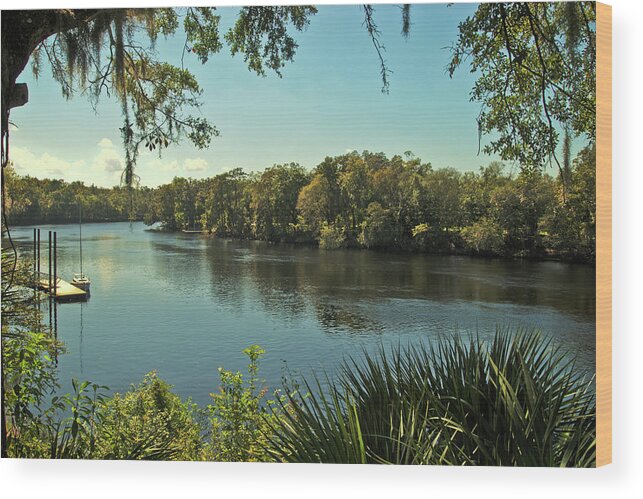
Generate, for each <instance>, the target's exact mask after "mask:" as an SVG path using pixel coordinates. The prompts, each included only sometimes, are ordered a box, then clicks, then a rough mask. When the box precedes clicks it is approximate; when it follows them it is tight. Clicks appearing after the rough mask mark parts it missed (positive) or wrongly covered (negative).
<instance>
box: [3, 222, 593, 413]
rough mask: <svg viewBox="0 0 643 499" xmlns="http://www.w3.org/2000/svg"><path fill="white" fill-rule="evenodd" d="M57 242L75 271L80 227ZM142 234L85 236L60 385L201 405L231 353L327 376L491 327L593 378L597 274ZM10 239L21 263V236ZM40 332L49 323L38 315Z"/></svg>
mask: <svg viewBox="0 0 643 499" xmlns="http://www.w3.org/2000/svg"><path fill="white" fill-rule="evenodd" d="M40 228H41V229H42V230H43V232H41V234H42V239H43V243H42V249H41V253H42V255H43V258H44V260H43V262H44V263H43V268H46V254H47V251H46V238H47V231H48V230H56V231H57V233H58V268H59V275H60V276H61V277H63V278H64V279H66V280H70V279H71V277H72V274H73V273H74V272H78V270H79V247H78V236H79V228H78V226H77V225H61V226H57V227H53V226H40ZM146 229H147V227H146V226H145V225H144V224H143V223H132V224H130V223H109V224H86V225H84V226H83V257H84V260H83V263H84V270H85V272H86V273H87V274H88V275H89V277H90V278H91V281H92V285H91V298H90V299H89V301H88V302H86V303H82V304H80V303H66V304H59V305H58V309H57V318H58V321H57V329H58V336H59V338H60V339H61V340H62V341H64V343H65V345H66V353H65V354H64V355H61V356H60V358H59V378H60V382H61V385H62V388H63V389H64V390H69V388H70V386H71V383H70V380H71V379H72V378H73V377H75V378H79V379H87V380H91V381H93V382H96V383H99V384H101V385H107V386H109V387H110V388H111V389H112V390H113V391H123V390H126V389H127V388H128V387H129V386H130V385H131V384H135V383H138V382H139V381H140V380H141V379H142V377H143V376H144V375H145V373H147V372H149V371H152V370H156V371H157V372H158V374H159V376H160V377H161V378H163V379H165V380H166V381H168V382H169V383H170V384H172V385H174V387H175V390H176V391H177V392H178V393H179V394H180V395H181V396H183V397H187V396H189V397H192V399H193V400H194V401H195V402H198V403H201V404H205V403H208V402H209V400H210V399H209V394H210V393H212V392H214V391H216V390H217V387H218V374H217V368H218V367H219V366H223V367H225V368H226V369H233V370H244V369H245V366H246V364H247V359H246V358H245V357H244V356H243V355H242V353H241V351H242V350H243V349H244V348H246V347H248V346H250V345H252V344H258V345H260V346H261V347H263V348H264V349H265V350H266V352H267V353H266V354H265V356H264V358H263V359H262V361H261V366H260V375H261V377H262V378H263V379H265V380H266V383H267V384H268V386H270V387H271V388H277V387H279V386H280V380H281V378H282V376H283V375H284V374H285V373H286V370H288V371H289V372H290V373H291V374H295V375H297V374H304V375H306V374H310V373H311V371H315V372H318V373H322V372H328V373H329V374H331V375H332V373H333V371H334V369H335V368H336V366H337V363H338V362H340V361H341V359H342V358H343V357H345V356H348V355H355V354H357V355H359V353H360V352H361V350H362V348H366V349H368V350H372V349H374V348H376V347H377V346H378V345H379V344H381V343H384V344H385V345H389V344H392V343H394V344H397V343H398V342H399V343H401V344H402V345H406V344H408V343H413V342H419V341H430V340H431V339H434V338H436V336H437V335H438V334H440V333H455V332H457V333H460V334H467V333H476V332H477V333H478V334H479V335H481V336H484V337H488V336H490V335H492V334H493V332H494V331H495V329H496V327H497V326H504V327H512V328H520V327H522V328H538V329H540V330H541V331H543V333H545V334H547V335H550V336H551V337H552V338H553V339H554V341H555V342H556V343H558V344H560V345H562V346H563V348H565V349H566V350H569V351H570V352H572V353H573V354H575V355H576V356H577V358H578V369H583V370H586V371H588V372H590V373H593V371H594V369H595V306H596V302H595V277H594V276H595V272H594V269H593V268H592V267H590V266H585V265H574V264H567V263H557V262H533V261H520V260H496V259H482V258H470V257H460V256H429V255H415V254H414V255H410V254H395V253H380V252H374V251H360V250H338V251H323V250H319V249H317V248H311V247H299V246H292V245H270V244H267V243H264V242H256V241H231V240H222V239H216V238H208V237H204V236H200V235H187V234H182V233H163V232H155V231H150V230H146ZM12 234H13V236H14V238H15V240H16V242H17V244H18V246H19V247H20V248H21V251H22V252H24V253H26V254H27V255H30V254H31V251H32V249H31V248H32V246H31V245H32V241H33V239H32V228H31V227H18V228H14V229H13V230H12ZM44 316H45V320H46V321H48V316H47V313H45V314H44Z"/></svg>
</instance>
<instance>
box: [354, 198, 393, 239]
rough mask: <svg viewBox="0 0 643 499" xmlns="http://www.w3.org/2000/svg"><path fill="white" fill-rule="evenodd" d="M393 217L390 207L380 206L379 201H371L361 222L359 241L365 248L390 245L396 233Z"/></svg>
mask: <svg viewBox="0 0 643 499" xmlns="http://www.w3.org/2000/svg"><path fill="white" fill-rule="evenodd" d="M396 232H397V231H396V226H395V219H394V217H393V214H392V213H391V210H390V209H385V208H382V205H380V204H379V203H371V204H370V205H368V210H367V211H366V220H364V222H363V224H362V233H361V234H360V243H362V244H363V245H364V246H366V247H367V248H381V247H387V246H392V245H393V244H394V243H395V234H396Z"/></svg>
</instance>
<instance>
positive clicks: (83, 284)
mask: <svg viewBox="0 0 643 499" xmlns="http://www.w3.org/2000/svg"><path fill="white" fill-rule="evenodd" d="M78 209H79V224H78V225H79V238H78V241H79V243H80V273H78V274H74V278H73V279H72V280H71V284H72V285H74V286H76V287H77V288H80V289H82V290H83V291H85V292H86V293H87V294H89V286H90V284H91V281H90V280H89V277H87V276H86V275H85V274H84V273H83V207H82V205H79V207H78Z"/></svg>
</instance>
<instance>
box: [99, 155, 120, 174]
mask: <svg viewBox="0 0 643 499" xmlns="http://www.w3.org/2000/svg"><path fill="white" fill-rule="evenodd" d="M104 163H105V171H106V172H120V171H122V170H123V167H122V166H121V162H120V161H119V160H118V159H115V158H107V159H105V160H104Z"/></svg>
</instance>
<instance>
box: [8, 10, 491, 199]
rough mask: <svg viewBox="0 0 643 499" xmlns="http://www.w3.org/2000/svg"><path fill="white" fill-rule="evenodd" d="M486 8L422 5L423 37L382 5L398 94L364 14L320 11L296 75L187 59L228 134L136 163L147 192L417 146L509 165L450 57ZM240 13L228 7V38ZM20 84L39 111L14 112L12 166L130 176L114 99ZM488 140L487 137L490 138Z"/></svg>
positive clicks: (437, 159) (167, 45) (427, 157)
mask: <svg viewBox="0 0 643 499" xmlns="http://www.w3.org/2000/svg"><path fill="white" fill-rule="evenodd" d="M476 7H477V4H454V5H451V6H447V5H446V4H429V5H413V7H412V18H411V19H412V26H411V34H410V36H409V38H408V39H406V38H404V37H403V36H402V35H401V11H400V7H399V6H397V5H378V6H376V7H375V9H376V10H375V19H376V22H377V24H378V26H379V28H380V30H381V32H382V42H383V44H384V46H385V48H386V51H385V53H384V57H385V59H386V62H387V65H388V66H389V68H390V69H391V71H392V74H391V75H390V90H389V93H388V94H384V93H382V91H381V88H382V82H381V79H380V74H379V59H378V57H377V54H376V52H375V50H374V48H373V46H372V44H371V41H370V39H369V37H368V34H367V32H366V30H365V28H364V27H363V26H362V22H363V11H362V10H361V9H360V7H359V6H357V5H335V6H328V5H323V6H319V12H318V13H317V15H315V16H313V17H312V19H311V22H310V25H309V26H308V27H307V29H306V30H305V31H304V32H293V33H294V37H295V39H296V40H297V43H298V45H299V47H298V49H297V53H296V55H295V59H294V62H292V63H288V64H287V65H286V67H285V68H284V69H283V71H282V74H283V77H282V78H279V77H277V76H276V75H274V74H268V76H266V77H260V76H257V75H256V74H255V73H253V72H250V71H249V70H248V69H247V66H246V65H245V63H244V61H243V58H242V57H239V56H235V57H232V56H231V55H230V53H229V50H228V48H227V47H224V49H223V50H222V51H221V52H220V53H219V54H216V55H215V56H213V57H211V59H210V60H209V61H208V62H207V63H206V64H205V65H202V64H201V63H200V62H199V61H198V60H197V58H196V56H194V55H193V54H187V55H186V57H185V65H186V67H187V68H188V69H190V70H191V71H193V73H194V74H195V75H196V77H197V79H198V81H199V83H200V84H201V86H202V88H203V95H202V101H203V106H202V108H201V111H200V113H201V114H202V115H203V116H204V117H206V118H208V119H209V120H210V121H211V122H212V123H213V124H214V125H215V126H216V127H217V128H218V129H219V131H220V133H221V134H220V136H219V137H214V138H213V139H212V142H211V144H210V147H209V148H208V149H205V150H198V149H196V148H195V147H194V146H192V145H191V144H190V143H189V142H187V141H184V142H182V143H181V144H179V145H172V146H170V147H169V148H168V149H165V150H163V153H162V157H160V158H159V156H158V152H156V151H155V152H149V151H147V150H146V149H143V151H142V152H141V155H140V156H139V160H138V163H137V167H136V173H137V174H138V175H139V176H140V177H141V184H142V185H148V186H157V185H160V184H163V183H167V182H170V181H171V180H172V178H174V177H175V176H184V177H193V178H204V177H210V176H213V175H217V174H219V173H222V172H225V171H228V170H231V169H233V168H236V167H241V168H243V169H244V170H246V171H260V170H263V169H265V168H266V167H269V166H272V165H273V164H280V163H290V162H296V163H299V164H300V165H302V166H304V167H306V168H308V169H312V168H314V167H315V166H316V165H318V164H319V163H320V162H321V161H322V160H323V159H324V158H325V157H326V156H335V155H340V154H344V153H346V152H349V151H352V150H357V151H359V152H361V151H363V150H369V151H372V152H380V151H381V152H384V153H386V154H387V155H388V156H389V157H390V156H393V155H395V154H400V155H401V154H403V153H404V152H405V151H412V152H413V153H414V154H415V155H416V156H417V157H419V158H421V159H422V160H423V161H424V162H430V163H431V164H432V165H433V166H434V168H442V167H454V168H456V169H458V170H460V171H466V170H477V169H478V168H479V167H480V166H482V165H486V164H488V163H489V162H490V161H493V160H496V159H498V158H496V157H490V156H486V155H484V154H480V155H479V156H478V155H477V152H478V132H477V125H476V117H477V116H478V114H479V112H480V104H479V103H476V102H470V100H469V92H470V90H471V88H472V86H473V83H474V81H475V75H472V74H471V73H470V72H469V68H468V67H467V66H462V67H461V68H460V69H459V70H458V71H457V72H456V74H455V75H454V77H453V78H452V79H451V78H449V75H448V74H447V72H446V66H447V64H448V62H449V58H450V50H449V49H448V47H449V46H451V44H453V43H454V42H455V41H456V39H457V34H458V23H459V22H461V21H463V20H464V19H465V18H466V17H467V16H468V15H471V14H473V12H475V9H476ZM236 12H237V10H236V9H235V8H233V7H221V8H219V13H220V14H221V16H222V23H221V25H222V31H225V30H226V29H227V27H229V26H230V25H231V23H232V21H233V20H234V17H235V14H236ZM183 42H184V38H183V37H182V36H181V35H180V34H178V33H177V35H176V36H174V37H171V38H169V39H167V40H159V42H158V43H157V47H156V48H157V50H158V52H159V55H160V58H161V59H163V60H166V61H167V62H170V63H172V64H175V65H179V66H180V64H181V55H182V49H183ZM18 82H25V83H27V84H28V87H29V102H28V103H27V104H26V105H25V106H23V107H20V108H15V109H13V110H12V113H11V121H12V122H13V123H14V124H15V125H16V126H14V127H12V128H11V149H10V157H11V159H12V161H13V162H14V166H15V168H16V170H17V172H18V173H19V174H21V175H31V176H35V177H38V178H45V177H48V178H61V179H64V180H66V181H73V180H81V181H84V182H85V183H86V184H96V185H99V186H106V187H110V186H113V185H116V184H118V183H119V181H120V175H121V171H122V169H123V164H124V162H123V150H122V145H121V137H120V131H119V128H120V127H122V126H123V124H122V117H121V114H120V105H119V104H118V102H117V100H116V99H114V98H111V99H110V98H107V96H103V98H102V99H101V101H100V102H99V105H98V107H97V109H96V110H94V109H93V108H92V106H91V105H90V103H89V101H88V100H87V98H86V97H85V96H83V95H76V96H75V97H74V98H73V99H72V100H70V101H67V100H65V99H64V98H63V96H62V92H61V89H60V86H59V84H57V83H56V82H55V81H53V79H52V78H51V72H50V70H49V68H48V67H45V68H44V69H43V71H42V75H41V76H40V78H39V79H38V80H37V81H36V80H34V78H33V76H32V74H31V69H30V66H27V68H26V69H25V71H24V72H23V74H22V75H21V76H20V77H19V78H18ZM483 140H484V139H483Z"/></svg>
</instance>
